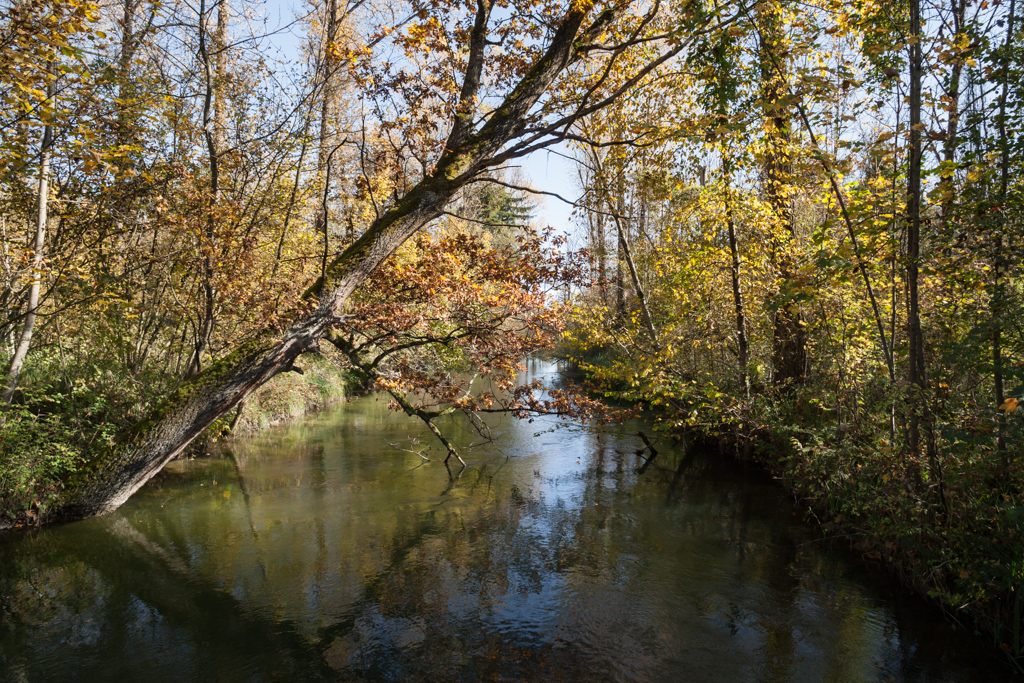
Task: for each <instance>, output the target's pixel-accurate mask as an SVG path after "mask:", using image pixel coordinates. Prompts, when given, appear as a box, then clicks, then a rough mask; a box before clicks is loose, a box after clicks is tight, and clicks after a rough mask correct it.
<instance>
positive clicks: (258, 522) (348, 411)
mask: <svg viewBox="0 0 1024 683" xmlns="http://www.w3.org/2000/svg"><path fill="white" fill-rule="evenodd" d="M530 374H531V375H532V376H537V377H542V378H546V379H549V380H551V379H557V369H556V368H555V366H553V365H551V364H547V363H541V362H531V364H530ZM530 378H531V379H532V378H533V377H530ZM559 424H560V422H559V420H557V419H555V418H538V419H535V420H534V421H532V422H527V421H519V420H513V419H511V418H501V419H494V420H492V421H491V427H492V432H493V434H492V435H493V437H494V441H493V442H492V443H490V444H487V445H486V446H481V447H479V448H477V449H473V450H470V451H469V452H468V456H467V461H468V462H469V467H467V468H466V469H465V470H462V471H461V472H460V471H459V470H458V469H452V470H451V471H449V470H448V469H447V468H446V467H445V466H444V465H443V464H441V463H440V462H429V463H427V462H423V461H422V460H421V459H420V458H419V457H418V456H416V455H415V454H413V453H410V452H409V451H410V450H413V451H414V450H418V449H420V448H423V447H425V446H430V445H432V443H431V442H430V436H429V434H428V433H427V432H426V430H425V429H424V428H423V426H422V425H421V424H420V423H419V422H417V421H415V420H413V419H411V418H407V417H405V416H404V415H402V414H398V413H394V412H391V411H389V410H388V408H387V401H386V400H385V399H382V398H379V397H376V396H367V397H363V398H360V399H357V400H355V401H351V402H349V403H346V404H344V405H340V406H337V407H335V408H333V409H330V410H327V411H325V412H323V413H321V414H319V415H315V416H312V417H309V418H306V419H304V420H302V421H300V422H298V423H296V424H292V425H289V426H285V427H281V428H277V429H273V430H270V431H268V432H265V433H263V434H261V435H259V436H257V437H253V438H246V439H235V440H232V441H230V442H229V443H228V444H227V445H226V446H225V448H224V449H223V450H220V451H214V452H213V454H212V455H211V457H203V458H196V459H191V460H179V461H175V462H173V463H171V465H169V466H168V467H167V468H166V469H165V471H164V472H163V473H161V474H160V475H159V476H158V477H157V478H156V479H154V480H153V481H151V482H150V483H149V484H147V485H146V487H144V488H143V489H142V490H141V491H139V493H137V494H136V495H135V496H134V497H133V498H132V499H131V500H130V501H129V502H128V503H127V504H126V505H125V506H124V507H123V508H121V509H120V510H118V511H117V512H115V513H113V514H110V515H107V516H105V517H102V518H98V519H91V520H86V521H83V522H77V523H74V524H67V525H62V526H55V527H51V528H43V529H38V530H33V531H29V532H15V533H8V534H6V535H3V536H0V560H2V564H0V572H2V574H0V599H2V608H3V612H2V614H0V680H3V681H90V680H97V681H147V682H153V681H271V680H285V681H309V680H328V681H329V680H342V681H348V680H353V681H358V680H384V681H478V680H525V681H533V680H544V681H563V680H567V681H573V682H574V683H582V682H583V681H837V682H838V681H986V682H987V681H993V680H1004V679H1006V678H1007V677H1008V672H1007V670H1006V669H1005V668H1003V665H1002V664H1001V663H1000V662H998V661H996V659H995V658H994V657H993V655H992V654H991V653H990V651H989V649H988V648H987V647H986V646H985V644H984V643H983V642H982V641H981V640H980V639H978V638H977V637H975V636H972V635H971V634H970V633H968V632H966V631H965V629H962V628H961V629H959V630H957V629H954V628H953V627H952V626H951V625H950V624H948V623H947V622H946V621H945V620H943V618H942V616H941V614H940V613H939V612H937V611H935V610H933V609H932V608H931V607H929V606H928V605H926V604H925V603H923V602H922V601H920V600H919V599H917V598H915V597H914V596H908V595H906V594H905V592H904V591H902V590H900V589H899V588H898V587H897V586H895V585H893V584H892V582H891V581H888V580H886V579H885V578H884V577H883V576H882V575H881V574H880V573H879V572H870V571H869V570H868V569H866V568H865V567H864V566H862V565H861V564H860V563H858V562H856V561H854V559H853V558H851V557H850V556H848V555H846V554H845V553H844V552H843V551H842V549H836V548H829V547H827V545H826V544H825V543H823V542H822V541H821V540H820V539H819V538H817V537H816V536H815V534H814V533H813V531H812V530H811V528H810V527H808V526H807V525H806V524H804V523H803V522H802V520H801V518H800V516H799V515H798V514H797V512H796V511H795V510H794V509H793V506H792V504H791V502H790V501H789V500H788V499H787V498H786V496H785V494H784V493H783V491H782V490H781V489H780V488H779V487H778V486H777V485H776V484H775V483H774V482H772V481H770V480H769V479H768V478H767V477H766V476H765V475H764V474H762V473H760V472H758V471H756V470H755V469H753V468H750V467H744V466H742V465H740V464H738V463H736V462H733V461H731V460H729V459H723V458H722V457H720V456H718V455H717V454H711V453H704V452H699V451H693V450H691V451H690V452H687V451H686V450H685V449H684V448H683V446H682V445H681V444H680V445H677V446H675V447H673V445H672V441H671V440H669V439H665V438H663V439H661V440H660V441H659V443H658V444H657V445H658V448H659V451H660V452H659V455H658V456H657V458H656V459H655V460H654V461H653V462H652V463H651V465H650V466H649V467H648V468H647V469H646V470H644V471H643V472H639V471H638V469H639V466H640V465H641V464H642V462H643V461H642V460H641V459H640V458H638V457H637V455H635V450H636V449H637V448H638V447H640V446H642V444H641V443H640V441H639V439H637V438H636V436H635V434H636V432H637V430H638V429H640V428H642V425H639V424H627V425H622V426H620V427H618V428H616V429H614V430H602V431H594V430H589V429H582V428H579V427H573V426H571V425H570V426H568V427H565V428H557V427H558V425H559ZM447 429H448V430H450V431H451V433H453V434H455V435H456V437H457V441H459V442H460V443H462V444H463V445H465V444H468V443H470V442H472V441H474V440H476V441H478V440H479V437H477V436H476V435H475V434H473V433H471V432H470V431H468V430H467V429H466V428H465V425H464V424H463V423H452V424H449V425H448V426H447ZM414 439H416V440H418V441H415V442H414V441H413V440H414ZM435 453H436V451H435Z"/></svg>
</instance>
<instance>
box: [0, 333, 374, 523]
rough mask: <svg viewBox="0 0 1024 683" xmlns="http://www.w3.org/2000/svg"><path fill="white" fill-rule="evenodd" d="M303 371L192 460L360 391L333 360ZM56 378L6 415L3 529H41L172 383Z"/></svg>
mask: <svg viewBox="0 0 1024 683" xmlns="http://www.w3.org/2000/svg"><path fill="white" fill-rule="evenodd" d="M302 368H303V372H302V374H299V373H295V372H289V373H284V374H282V375H279V376H278V377H276V378H275V379H274V380H273V381H271V382H268V383H267V384H265V385H263V386H262V387H260V388H259V389H258V390H257V391H255V392H254V393H253V394H252V395H251V396H249V397H248V399H246V401H245V403H244V404H243V405H242V406H241V407H240V409H238V410H236V411H235V412H233V413H231V414H230V415H228V416H226V417H225V418H224V419H222V420H219V421H217V422H215V423H214V424H213V425H212V426H211V427H210V428H209V429H208V430H207V431H206V432H205V434H203V436H201V437H199V438H198V439H196V440H195V442H193V444H191V445H190V446H189V448H188V449H186V451H185V454H186V455H195V454H196V453H202V452H205V450H206V449H207V448H208V446H209V443H210V442H211V441H216V440H218V439H220V438H223V437H224V436H226V435H228V434H236V435H242V434H254V433H256V432H259V431H260V430H263V429H266V428H268V427H272V426H274V425H278V424H281V423H282V422H286V421H288V420H292V419H296V418H298V417H301V416H303V415H307V414H309V413H312V412H316V411H319V410H322V409H323V408H325V407H327V406H329V405H331V404H333V403H337V402H339V401H343V400H344V399H345V398H347V397H349V396H351V395H352V394H353V393H354V392H356V391H358V387H359V382H358V380H357V379H356V378H355V377H354V376H353V375H352V374H351V373H349V372H348V371H346V370H344V369H343V368H342V367H341V365H340V364H339V362H338V361H337V359H336V358H333V357H332V356H331V355H330V354H329V353H328V354H323V355H310V356H309V357H308V358H306V359H304V361H303V363H302ZM43 370H45V369H43ZM51 370H53V369H51ZM41 373H42V371H41ZM50 374H51V375H52V376H51V377H50V380H49V381H45V382H44V381H39V382H38V384H37V385H38V386H41V387H43V388H42V389H41V390H39V391H37V392H35V393H30V394H29V393H23V394H21V395H19V397H18V399H19V400H18V402H16V403H14V404H13V405H12V406H11V407H10V408H9V409H8V410H7V411H6V412H4V413H0V420H2V421H3V422H2V427H3V428H2V429H0V528H9V527H14V526H30V525H33V524H35V523H36V520H38V519H40V518H41V517H42V515H43V513H44V512H45V511H46V509H47V507H48V506H49V505H50V503H51V502H52V501H54V500H56V498H57V496H58V495H59V492H60V488H61V482H62V481H64V480H65V479H66V478H67V477H68V476H70V475H72V474H74V473H75V472H76V471H77V470H78V469H79V468H80V467H83V466H85V465H86V463H87V462H88V459H89V457H90V454H92V453H95V452H96V451H97V450H99V449H102V448H104V447H107V446H109V445H110V444H111V443H113V440H114V438H115V436H116V435H117V434H118V432H120V431H121V430H123V429H125V428H126V427H128V426H130V425H131V424H132V423H133V422H135V421H136V420H138V419H139V418H140V416H141V415H144V414H145V412H146V411H148V410H151V409H152V408H153V407H154V406H155V405H156V404H157V403H158V401H159V400H160V397H161V396H163V395H165V393H169V391H168V388H169V386H170V384H171V380H170V379H169V378H160V377H146V378H136V377H120V376H116V375H113V374H112V373H109V372H106V373H102V374H100V373H96V372H93V373H91V374H90V373H89V372H88V368H71V369H70V371H69V370H68V369H65V371H64V372H63V373H59V374H58V373H56V372H51V373H50Z"/></svg>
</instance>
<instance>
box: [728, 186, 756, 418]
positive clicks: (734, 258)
mask: <svg viewBox="0 0 1024 683" xmlns="http://www.w3.org/2000/svg"><path fill="white" fill-rule="evenodd" d="M731 182H732V178H731V177H729V176H727V177H726V186H725V224H726V228H727V230H728V233H729V256H730V257H731V258H730V262H729V275H730V276H731V279H732V300H733V308H734V310H735V312H736V345H737V347H738V353H737V354H736V361H737V364H738V365H739V371H740V385H741V386H742V387H743V391H744V394H745V396H746V397H747V398H748V399H749V398H750V375H749V372H748V368H749V366H750V345H749V343H748V341H747V320H746V314H745V313H744V310H743V292H742V291H741V289H740V252H739V246H738V244H737V242H736V222H735V220H734V218H733V211H732V196H731V190H730V187H729V185H730V184H731Z"/></svg>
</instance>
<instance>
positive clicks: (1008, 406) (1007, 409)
mask: <svg viewBox="0 0 1024 683" xmlns="http://www.w3.org/2000/svg"><path fill="white" fill-rule="evenodd" d="M1019 407H1020V401H1019V400H1018V399H1016V398H1013V397H1012V396H1011V397H1010V398H1008V399H1006V400H1005V401H1003V404H1002V405H1001V406H999V410H1001V411H1003V412H1004V413H1012V412H1013V411H1015V410H1017V408H1019Z"/></svg>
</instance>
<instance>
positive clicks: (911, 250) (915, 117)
mask: <svg viewBox="0 0 1024 683" xmlns="http://www.w3.org/2000/svg"><path fill="white" fill-rule="evenodd" d="M920 39H921V3H920V0H910V42H911V45H910V150H909V151H910V163H909V167H908V169H907V261H906V271H907V344H908V351H909V359H908V364H909V373H908V375H909V376H908V379H909V382H910V384H911V391H912V392H913V395H912V396H911V397H910V403H911V407H910V429H909V434H908V447H909V449H910V452H911V453H917V452H919V451H920V447H921V404H922V403H923V401H924V391H925V374H924V345H923V340H922V338H921V337H922V335H921V311H920V295H919V292H918V284H919V280H920V263H919V262H920V258H921V161H922V158H921V66H922V55H921V40H920Z"/></svg>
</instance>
